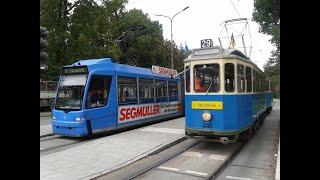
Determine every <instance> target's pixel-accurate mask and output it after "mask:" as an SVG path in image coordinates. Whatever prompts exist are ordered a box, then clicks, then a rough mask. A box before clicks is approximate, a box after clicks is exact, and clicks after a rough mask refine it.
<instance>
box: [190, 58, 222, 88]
mask: <svg viewBox="0 0 320 180" xmlns="http://www.w3.org/2000/svg"><path fill="white" fill-rule="evenodd" d="M219 69H220V68H219V64H201V65H195V66H194V79H195V80H194V90H195V92H197V93H199V92H201V93H205V92H207V91H208V92H218V91H219V90H220V77H219V71H220V70H219ZM208 89H209V90H208Z"/></svg>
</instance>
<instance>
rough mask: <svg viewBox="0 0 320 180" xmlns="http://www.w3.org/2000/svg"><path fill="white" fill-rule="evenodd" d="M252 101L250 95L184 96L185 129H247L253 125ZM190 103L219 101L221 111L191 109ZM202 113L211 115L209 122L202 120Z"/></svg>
mask: <svg viewBox="0 0 320 180" xmlns="http://www.w3.org/2000/svg"><path fill="white" fill-rule="evenodd" d="M252 99H253V98H252V95H206V96H203V95H186V98H185V103H186V104H185V108H186V128H191V129H197V130H203V131H217V132H234V131H238V130H240V129H243V128H247V127H248V126H250V125H252V123H253V118H252V111H253V107H252ZM192 101H221V102H222V103H223V109H222V110H218V109H214V110H210V109H192ZM204 111H209V112H210V113H211V115H212V119H211V120H210V121H209V122H206V121H204V120H202V113H203V112H204ZM206 124H211V125H209V126H208V125H206Z"/></svg>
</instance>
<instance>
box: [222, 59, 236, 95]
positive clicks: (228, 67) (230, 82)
mask: <svg viewBox="0 0 320 180" xmlns="http://www.w3.org/2000/svg"><path fill="white" fill-rule="evenodd" d="M224 79H225V83H224V84H225V85H224V89H225V91H226V92H233V91H234V65H233V64H232V63H226V64H225V65H224Z"/></svg>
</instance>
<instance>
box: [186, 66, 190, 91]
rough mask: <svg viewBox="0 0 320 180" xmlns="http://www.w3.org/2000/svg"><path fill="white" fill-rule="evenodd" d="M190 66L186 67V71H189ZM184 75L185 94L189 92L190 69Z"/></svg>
mask: <svg viewBox="0 0 320 180" xmlns="http://www.w3.org/2000/svg"><path fill="white" fill-rule="evenodd" d="M189 68H190V66H186V69H189ZM185 74H186V92H190V69H189V70H187V71H185Z"/></svg>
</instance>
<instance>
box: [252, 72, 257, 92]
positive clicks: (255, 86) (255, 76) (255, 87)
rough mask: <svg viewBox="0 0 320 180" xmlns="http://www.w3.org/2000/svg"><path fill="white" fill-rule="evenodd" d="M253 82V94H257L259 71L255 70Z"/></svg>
mask: <svg viewBox="0 0 320 180" xmlns="http://www.w3.org/2000/svg"><path fill="white" fill-rule="evenodd" d="M252 82H253V92H257V84H258V83H257V71H256V70H253V79H252Z"/></svg>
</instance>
